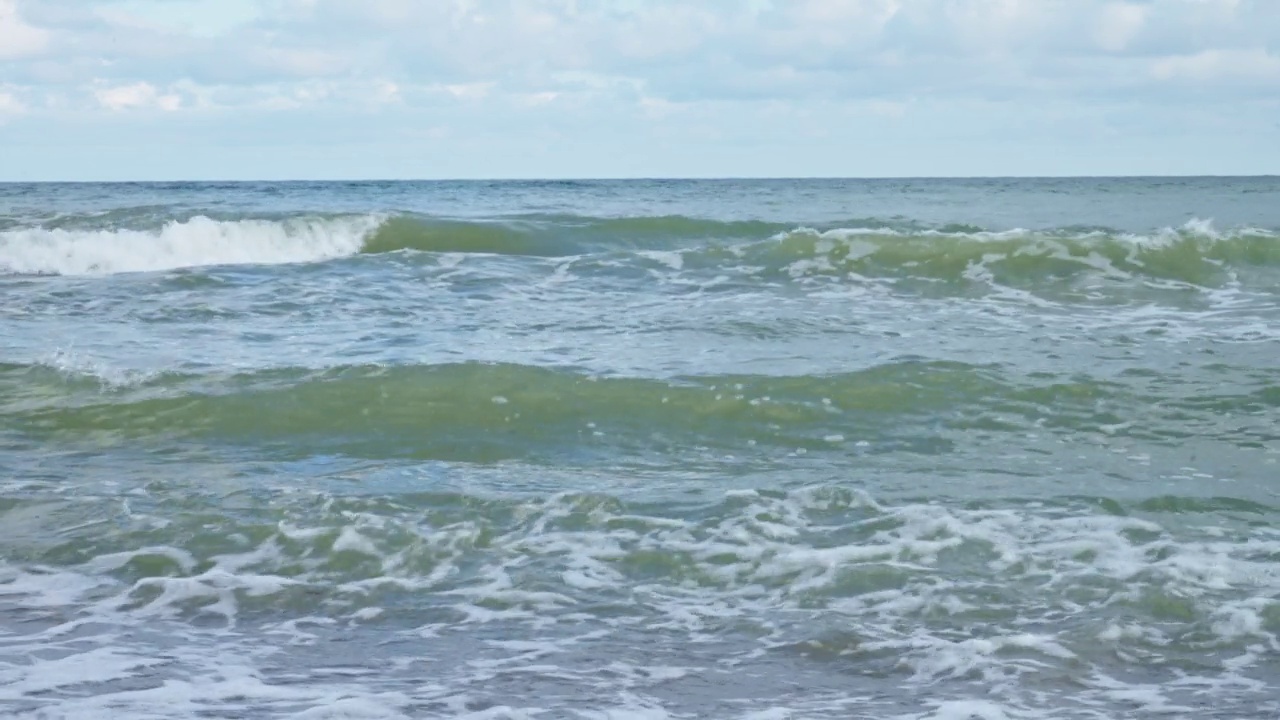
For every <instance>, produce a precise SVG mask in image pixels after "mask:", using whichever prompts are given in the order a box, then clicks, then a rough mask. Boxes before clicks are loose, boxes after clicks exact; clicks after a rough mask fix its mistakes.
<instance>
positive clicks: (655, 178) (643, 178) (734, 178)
mask: <svg viewBox="0 0 1280 720" xmlns="http://www.w3.org/2000/svg"><path fill="white" fill-rule="evenodd" d="M1197 178H1203V179H1210V178H1219V179H1267V178H1280V172H1277V173H1246V174H1221V173H1203V174H1199V173H1175V174H1161V175H1141V174H1139V175H1128V174H1104V175H668V176H663V175H634V176H606V175H601V176H594V177H592V176H579V177H569V176H564V177H555V176H550V177H537V176H532V175H530V176H523V175H513V176H506V177H502V176H494V177H327V178H297V177H292V178H288V177H287V178H205V179H196V178H152V179H132V180H121V179H117V180H103V179H99V180H47V179H46V180H7V179H0V185H155V184H167V183H210V184H236V183H244V184H248V183H393V182H441V183H446V182H458V183H462V182H477V183H481V182H587V183H589V182H669V181H703V182H707V181H712V182H714V181H719V182H741V181H797V180H862V181H879V180H1161V179H1184V180H1185V179H1197Z"/></svg>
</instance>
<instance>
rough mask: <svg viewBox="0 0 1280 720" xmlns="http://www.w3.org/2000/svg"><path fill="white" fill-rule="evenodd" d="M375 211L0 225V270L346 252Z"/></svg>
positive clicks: (54, 270)
mask: <svg viewBox="0 0 1280 720" xmlns="http://www.w3.org/2000/svg"><path fill="white" fill-rule="evenodd" d="M381 222H382V220H381V218H379V217H376V216H349V217H340V218H305V217H299V218H290V219H287V220H257V219H245V220H213V219H211V218H208V217H205V216H196V217H193V218H191V219H189V220H183V221H177V220H175V221H171V222H169V223H167V224H165V225H164V226H162V227H160V228H158V229H155V230H131V229H102V230H65V229H61V228H53V229H46V228H27V229H22V230H8V231H5V232H0V272H7V273H16V274H25V275H110V274H114V273H125V272H152V271H157V270H173V269H177V268H186V267H200V266H206V265H247V264H253V265H279V264H285V263H301V262H315V261H318V260H330V259H333V258H338V257H345V256H348V255H353V254H355V253H357V252H359V251H360V249H361V248H362V247H363V246H364V243H365V238H366V237H367V236H368V235H369V233H370V232H372V231H373V230H374V229H376V228H377V227H378V226H379V225H380V224H381Z"/></svg>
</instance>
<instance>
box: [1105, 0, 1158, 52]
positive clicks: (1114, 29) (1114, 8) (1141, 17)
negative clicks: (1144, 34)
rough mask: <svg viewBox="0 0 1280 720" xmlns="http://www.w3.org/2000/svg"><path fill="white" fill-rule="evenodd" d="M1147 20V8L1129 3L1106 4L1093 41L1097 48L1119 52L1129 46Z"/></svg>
mask: <svg viewBox="0 0 1280 720" xmlns="http://www.w3.org/2000/svg"><path fill="white" fill-rule="evenodd" d="M1146 19H1147V7H1145V6H1142V5H1135V4H1134V3H1129V2H1115V3H1108V4H1106V5H1104V6H1103V8H1102V12H1101V17H1099V19H1098V27H1097V30H1096V32H1095V35H1094V37H1095V39H1096V40H1097V42H1098V47H1100V48H1102V49H1103V50H1107V51H1109V52H1120V51H1122V50H1124V49H1126V48H1127V47H1128V46H1129V43H1130V42H1131V41H1132V40H1133V38H1134V37H1135V36H1136V35H1137V34H1138V32H1139V31H1141V30H1142V26H1143V24H1145V22H1146Z"/></svg>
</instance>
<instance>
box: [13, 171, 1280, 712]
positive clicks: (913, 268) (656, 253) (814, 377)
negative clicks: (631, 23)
mask: <svg viewBox="0 0 1280 720" xmlns="http://www.w3.org/2000/svg"><path fill="white" fill-rule="evenodd" d="M1278 201H1280V179H1277V178H1116V179H1043V180H1034V179H974V180H928V179H921V180H768V181H738V180H723V181H662V180H652V181H572V182H532V181H530V182H505V181H503V182H498V181H495V182H387V183H376V182H359V183H171V184H65V185H64V184H39V185H23V184H8V185H0V297H2V298H3V301H2V302H0V338H2V340H3V342H0V714H8V715H13V716H17V717H30V718H54V717H108V716H118V717H145V718H186V717H245V718H249V717H252V718H259V717H413V718H419V717H441V718H443V717H450V718H452V717H475V718H562V717H581V718H622V717H626V718H683V717H725V718H744V719H745V718H753V719H755V720H762V719H764V718H801V717H803V718H824V717H831V718H836V717H839V718H846V717H867V718H883V717H903V718H921V719H923V718H939V719H941V718H970V717H981V718H1097V717H1132V718H1145V717H1169V716H1174V717H1178V716H1187V715H1191V714H1195V715H1197V716H1204V717H1214V718H1268V717H1275V716H1277V715H1278V714H1280V703H1278V702H1277V700H1276V698H1277V697H1280V682H1278V681H1277V678H1280V525H1278V524H1277V521H1278V520H1280V486H1277V484H1276V477H1277V476H1276V473H1277V467H1278V463H1280V364H1278V363H1277V361H1276V358H1277V357H1280V332H1278V331H1277V328H1278V327H1280V202H1278Z"/></svg>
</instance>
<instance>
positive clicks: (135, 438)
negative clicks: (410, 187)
mask: <svg viewBox="0 0 1280 720" xmlns="http://www.w3.org/2000/svg"><path fill="white" fill-rule="evenodd" d="M0 398H4V399H3V400H0V411H2V412H3V413H4V414H5V416H6V418H7V419H6V422H7V423H9V424H10V428H11V429H12V430H16V431H17V432H18V433H19V435H20V436H23V437H26V438H28V439H30V440H32V441H35V442H49V441H53V440H61V439H73V438H74V439H78V440H91V441H92V442H95V443H98V444H99V445H106V444H116V443H134V442H143V441H148V440H150V441H157V442H165V443H168V442H172V441H175V440H179V441H180V440H189V441H195V442H219V443H229V444H233V445H240V444H251V445H260V446H269V447H274V448H277V449H278V450H279V451H280V452H284V453H302V454H303V455H306V454H309V453H314V452H341V453H345V454H348V455H351V456H354V457H415V458H432V459H444V460H459V461H478V462H489V461H494V460H500V459H504V458H511V457H519V456H528V455H530V454H532V455H539V454H542V453H551V454H552V455H555V454H558V453H564V452H570V453H574V452H587V451H590V448H592V447H596V448H602V447H605V446H611V445H613V446H619V447H624V448H629V449H631V450H637V449H639V450H643V449H659V450H660V449H663V448H669V447H675V446H686V445H688V444H690V443H692V444H697V445H702V446H706V447H721V448H735V447H738V448H740V447H744V444H745V446H757V445H758V446H760V447H765V446H772V447H781V448H787V449H795V448H806V449H808V450H812V451H822V450H828V449H843V450H845V451H850V450H855V451H860V450H858V449H859V448H862V447H867V443H866V442H865V441H868V440H869V441H872V442H880V443H890V444H893V445H896V447H898V449H902V450H913V451H916V452H923V453H931V452H937V451H939V448H937V447H935V446H934V444H931V443H934V442H935V441H938V442H942V441H941V440H939V438H938V432H939V431H942V430H945V429H948V428H950V429H955V430H963V429H966V428H982V429H983V430H986V431H992V432H996V431H1001V430H1007V431H1010V432H1018V431H1020V428H1024V427H1025V425H1024V423H1025V422H1026V421H1028V420H1033V419H1034V420H1035V421H1037V422H1038V423H1041V424H1043V425H1044V426H1045V427H1048V428H1061V429H1064V430H1066V431H1069V432H1087V433H1101V434H1107V435H1111V434H1114V433H1121V434H1126V435H1134V436H1143V437H1147V438H1148V439H1152V440H1155V441H1157V442H1164V441H1176V440H1177V439H1178V438H1179V437H1181V436H1169V435H1168V434H1167V433H1168V432H1169V428H1171V427H1172V428H1177V427H1179V426H1180V423H1182V422H1185V421H1186V418H1187V417H1189V416H1200V417H1216V416H1219V415H1221V414H1223V413H1228V414H1232V413H1254V412H1265V411H1267V409H1268V408H1273V407H1275V406H1276V405H1277V403H1280V394H1278V393H1276V392H1274V391H1273V390H1272V389H1265V388H1264V389H1262V390H1259V391H1257V392H1253V393H1248V394H1233V393H1230V392H1225V393H1223V394H1218V395H1211V396H1202V395H1197V396H1195V397H1193V398H1185V397H1181V396H1179V395H1177V394H1176V393H1174V394H1170V395H1165V396H1147V397H1144V396H1140V395H1136V394H1134V393H1133V392H1132V391H1129V390H1126V389H1125V388H1124V387H1123V386H1121V385H1117V384H1115V383H1111V382H1107V381H1103V380H1098V379H1089V378H1085V377H1080V378H1074V379H1070V380H1068V379H1065V378H1057V379H1054V378H1049V379H1043V378H1039V379H1033V380H1030V381H1029V380H1028V379H1026V378H1019V377H1017V376H1014V375H1011V374H1010V373H1009V372H1008V369H1007V368H1004V367H1001V366H999V365H970V364H964V363H957V362H943V361H926V360H923V359H920V358H912V357H899V358H896V359H894V360H893V361H890V362H886V363H884V364H881V365H877V366H873V367H870V368H866V369H862V370H856V371H852V372H845V373H839V374H831V375H798V376H764V375H749V374H742V375H715V376H700V377H686V378H678V379H669V380H661V379H654V378H642V377H598V376H595V375H590V374H585V373H582V372H577V371H573V370H569V369H551V368H543V367H536V366H529V365H519V364H478V363H466V364H443V365H412V366H394V367H386V366H376V365H352V366H343V367H334V368H329V369H325V370H319V369H305V368H279V369H271V370H260V371H256V372H251V373H240V374H229V373H226V372H215V373H212V374H207V375H191V374H178V373H156V374H151V375H149V376H145V377H137V378H133V379H132V381H131V382H129V383H127V384H124V385H121V384H117V383H109V384H104V383H103V382H102V379H101V378H100V377H99V376H98V375H97V374H96V373H93V372H89V373H88V374H86V373H85V372H84V371H83V370H74V369H68V368H62V367H57V366H50V365H41V364H37V365H24V364H5V363H0ZM1117 413H1119V414H1117ZM1175 418H1176V420H1177V421H1176V422H1172V423H1170V422H1168V421H1169V420H1170V419H1175ZM921 423H923V424H921ZM892 428H896V430H893V432H892V433H889V434H886V433H887V432H888V431H889V429H892ZM0 429H3V428H0ZM1179 432H1180V431H1179ZM1231 432H1232V433H1235V431H1234V430H1232V431H1231ZM903 433H905V434H903ZM928 438H933V440H929V439H928ZM1228 439H1231V440H1232V441H1244V440H1245V438H1242V437H1240V436H1238V435H1236V434H1232V435H1231V436H1230V438H1228ZM860 443H861V444H860ZM944 444H945V443H944Z"/></svg>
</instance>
